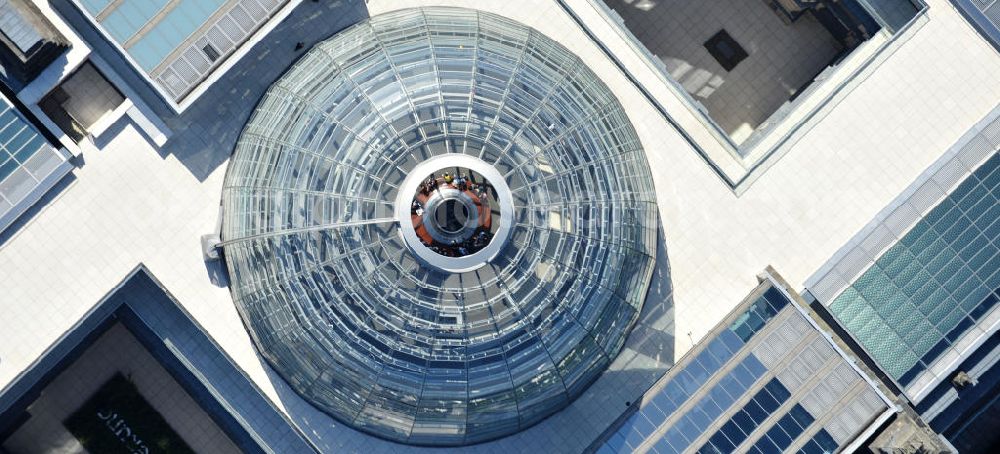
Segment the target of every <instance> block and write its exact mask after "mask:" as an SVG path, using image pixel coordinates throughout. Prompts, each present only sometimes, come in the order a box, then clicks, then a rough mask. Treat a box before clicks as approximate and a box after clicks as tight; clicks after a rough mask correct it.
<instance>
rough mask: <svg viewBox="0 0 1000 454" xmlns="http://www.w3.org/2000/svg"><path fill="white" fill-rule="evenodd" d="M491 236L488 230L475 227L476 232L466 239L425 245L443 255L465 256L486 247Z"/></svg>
mask: <svg viewBox="0 0 1000 454" xmlns="http://www.w3.org/2000/svg"><path fill="white" fill-rule="evenodd" d="M492 238H493V234H492V233H490V232H488V231H487V230H486V229H484V228H482V227H478V228H476V232H475V233H473V234H472V236H470V237H469V238H468V239H467V240H465V241H462V242H458V241H454V242H452V244H448V245H441V244H437V243H435V244H432V245H428V246H427V247H428V248H430V250H432V251H434V252H436V253H438V254H440V255H443V256H445V257H465V256H467V255H469V254H475V253H476V252H479V250H480V249H482V248H484V247H486V245H488V244H490V240H491V239H492Z"/></svg>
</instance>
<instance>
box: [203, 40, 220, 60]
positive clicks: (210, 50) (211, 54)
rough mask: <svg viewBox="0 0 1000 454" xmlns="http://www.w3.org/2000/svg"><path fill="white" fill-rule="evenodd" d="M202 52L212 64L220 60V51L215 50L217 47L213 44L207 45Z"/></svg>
mask: <svg viewBox="0 0 1000 454" xmlns="http://www.w3.org/2000/svg"><path fill="white" fill-rule="evenodd" d="M201 50H203V51H205V56H206V57H208V59H209V60H210V61H212V62H215V61H216V60H218V59H219V51H217V50H215V47H214V46H212V45H211V44H206V45H205V47H202V48H201Z"/></svg>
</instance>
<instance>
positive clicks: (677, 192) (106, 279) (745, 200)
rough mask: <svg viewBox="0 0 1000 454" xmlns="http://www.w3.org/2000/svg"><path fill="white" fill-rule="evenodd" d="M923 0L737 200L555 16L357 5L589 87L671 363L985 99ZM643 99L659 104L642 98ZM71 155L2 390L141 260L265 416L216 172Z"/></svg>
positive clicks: (938, 149) (4, 354)
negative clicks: (639, 223)
mask: <svg viewBox="0 0 1000 454" xmlns="http://www.w3.org/2000/svg"><path fill="white" fill-rule="evenodd" d="M567 3H568V4H569V5H571V6H572V7H573V8H574V10H576V11H577V13H578V14H579V15H580V16H581V17H582V18H583V19H584V20H588V18H593V17H595V16H594V15H593V7H592V6H591V4H590V3H589V2H588V0H567ZM928 3H929V4H930V10H929V12H928V18H929V21H927V22H926V23H925V24H922V25H921V26H920V28H919V29H917V30H915V31H914V32H913V34H912V36H910V37H909V38H908V39H907V40H906V42H904V43H903V44H902V46H901V47H900V48H899V49H898V50H897V51H896V52H894V53H892V54H891V55H888V56H887V57H886V60H885V61H884V62H882V63H881V64H880V66H878V68H877V70H876V71H875V72H874V74H872V75H871V76H869V77H867V79H865V80H863V81H862V82H861V83H860V84H859V85H857V86H856V87H855V88H854V89H853V90H851V91H850V92H849V93H848V94H847V95H846V96H845V97H844V98H843V99H842V100H841V101H840V102H839V103H838V104H837V105H835V106H832V108H831V109H829V112H828V114H827V115H825V117H824V118H822V119H819V120H817V121H816V123H815V125H814V126H812V127H811V129H809V130H808V131H807V132H806V133H805V134H804V136H802V137H801V139H800V140H798V142H797V143H795V144H794V145H793V146H792V148H791V149H790V150H789V151H788V152H787V153H785V154H784V155H783V156H782V157H781V158H780V159H779V160H777V161H776V162H773V163H772V164H773V165H772V166H771V167H770V169H768V170H767V171H766V172H764V173H763V174H762V175H761V176H760V177H759V178H758V179H757V180H756V181H755V182H754V183H753V184H752V185H751V186H750V187H749V188H748V189H747V190H746V191H745V192H744V193H743V194H742V195H740V196H737V195H736V194H735V193H734V192H733V191H732V190H730V189H729V187H728V186H726V185H725V184H724V183H723V182H722V181H721V180H720V179H719V178H718V176H717V175H716V174H714V173H713V171H712V170H711V169H710V168H709V166H708V164H706V162H705V161H704V160H703V159H702V158H701V157H700V156H699V155H698V154H697V153H696V152H695V151H694V150H693V149H692V148H691V147H690V146H689V145H688V144H687V143H686V142H685V141H684V140H683V139H682V138H681V137H680V135H679V134H677V133H676V132H675V131H674V130H672V129H671V128H670V127H669V126H667V124H666V123H665V122H664V121H663V119H662V117H661V116H660V115H659V114H658V113H657V112H656V111H655V110H654V109H653V108H652V107H651V106H650V104H649V103H648V102H647V101H646V99H645V98H643V97H642V96H641V94H640V93H639V91H638V90H636V89H635V87H634V86H633V85H632V84H631V83H630V82H629V81H628V80H627V79H626V78H625V77H624V76H623V75H622V73H621V72H620V71H619V70H618V69H617V68H616V67H615V66H614V65H613V64H612V63H611V62H610V61H609V60H607V59H606V58H605V57H604V55H603V54H602V53H601V52H600V50H599V49H598V48H597V47H596V46H595V45H594V44H593V43H592V41H590V40H589V39H588V38H587V36H586V35H585V34H584V33H583V32H582V31H581V30H580V29H579V28H578V27H577V26H576V25H575V24H574V23H573V22H572V20H571V19H570V18H569V17H568V16H567V15H566V14H565V13H564V12H563V10H562V9H561V8H560V7H559V5H558V4H557V3H556V1H554V0H547V1H544V2H543V1H537V0H511V1H503V2H499V1H497V2H480V1H474V0H452V1H445V0H436V1H435V0H370V1H369V3H368V8H369V10H370V13H371V15H376V14H378V13H379V12H384V11H388V10H392V9H398V8H404V7H409V6H425V5H440V4H446V5H455V6H465V7H472V8H480V9H486V10H490V11H492V12H496V13H500V14H502V15H505V16H508V17H510V18H512V19H515V20H518V21H521V22H524V23H526V24H527V25H529V26H532V27H535V28H537V29H538V30H540V31H542V32H544V33H546V34H547V35H548V36H550V37H552V38H554V39H555V40H557V41H559V42H561V43H562V44H564V45H565V46H567V47H568V48H569V49H570V50H572V51H574V52H575V53H577V54H578V55H579V56H580V57H581V58H583V59H584V61H586V62H587V63H588V64H589V66H590V67H591V69H593V70H594V72H595V73H597V74H598V75H599V76H600V77H602V78H603V79H604V81H605V82H606V83H607V84H608V86H609V87H610V88H611V90H612V91H613V92H614V93H615V94H617V96H618V97H619V99H620V101H621V102H622V104H623V106H624V107H625V110H626V112H627V113H628V114H629V115H630V117H631V120H632V122H633V124H634V125H635V127H636V130H637V131H638V133H639V136H640V138H641V139H642V141H643V144H644V147H645V149H646V152H647V155H648V158H649V163H650V167H651V168H652V170H653V175H654V179H655V185H656V190H657V193H658V203H659V209H660V214H661V218H662V222H663V228H664V232H665V236H666V250H667V253H668V256H669V260H670V268H671V282H670V285H672V287H673V298H674V305H675V308H674V311H673V314H666V315H665V316H664V320H663V324H669V323H671V320H670V317H671V316H672V318H673V320H672V323H673V324H674V329H673V331H674V332H675V333H676V337H675V339H676V341H675V348H674V357H675V358H678V357H680V356H681V355H683V354H684V353H685V352H686V351H687V350H689V349H690V347H691V343H692V341H697V340H698V339H700V338H701V337H702V336H703V335H705V334H706V333H707V332H708V331H709V330H710V329H711V328H712V327H713V326H714V325H715V324H716V323H717V322H718V321H719V320H721V318H722V317H723V316H724V315H725V314H726V313H728V312H729V311H730V310H731V309H732V308H733V307H734V306H735V305H737V304H738V303H739V302H740V301H741V300H742V299H743V298H744V297H745V296H746V295H747V294H748V293H749V292H750V291H751V290H752V289H753V288H754V287H755V286H756V284H757V282H756V279H755V275H756V274H757V273H759V272H761V271H762V270H763V269H764V268H765V267H766V266H767V265H772V266H774V267H775V268H776V269H777V270H778V271H779V272H780V273H781V274H782V275H783V276H784V277H785V278H786V279H787V280H788V282H789V283H790V284H791V285H792V286H793V287H796V288H801V287H802V285H803V282H804V281H805V279H806V278H807V277H809V276H810V275H811V274H812V273H813V272H815V271H816V270H817V269H818V268H819V267H820V266H821V265H822V264H823V263H824V262H826V261H827V259H828V258H829V257H830V256H831V255H833V253H834V252H835V251H836V250H837V249H838V248H840V247H841V246H842V245H843V244H844V243H846V242H847V241H848V240H849V239H850V238H851V237H852V236H853V235H854V234H855V233H856V232H858V230H860V229H861V228H862V227H863V226H864V225H865V224H867V223H868V221H869V220H871V219H872V218H873V217H874V216H875V215H876V214H877V213H878V212H879V210H881V209H882V207H884V206H885V205H886V204H888V203H889V202H890V201H891V200H892V199H893V198H895V197H896V196H897V195H898V194H899V193H900V192H901V191H902V190H903V189H904V188H905V187H906V186H907V185H909V184H910V183H911V182H912V181H913V180H914V179H915V178H916V177H917V176H918V175H919V174H920V173H921V172H922V171H923V170H924V169H925V168H926V167H927V166H928V165H930V164H931V163H932V162H933V161H934V160H935V159H936V158H937V157H938V156H940V155H941V154H942V153H943V152H944V151H945V150H946V149H947V148H948V147H949V146H950V145H951V144H952V143H953V142H954V141H955V140H956V139H958V137H959V136H960V135H961V134H962V133H963V132H965V131H966V130H967V129H968V128H969V127H971V126H972V125H973V124H975V123H976V122H977V121H978V120H980V119H981V118H982V117H984V116H985V115H986V114H987V113H988V112H989V111H990V110H991V109H992V108H993V107H994V106H995V105H996V104H997V102H998V101H1000V78H998V77H997V76H996V75H997V74H1000V55H998V54H997V52H996V51H995V50H994V49H993V48H992V47H990V46H989V45H988V44H987V43H986V42H985V41H984V40H983V39H981V38H980V37H979V35H977V34H976V32H975V31H974V30H973V29H972V27H971V26H970V25H969V24H968V23H966V22H965V20H964V19H963V18H962V17H961V16H960V15H959V14H958V13H957V12H956V11H955V10H954V9H953V7H952V6H951V5H950V3H949V2H948V1H947V0H928ZM307 4H308V3H307ZM588 23H589V20H588ZM592 26H593V27H594V32H595V34H597V35H598V36H601V37H602V39H604V36H607V37H609V38H607V39H608V41H606V45H608V47H609V48H611V49H612V51H615V52H616V55H617V56H618V57H619V58H621V59H622V60H623V61H624V62H625V63H626V65H628V67H629V69H630V70H631V71H633V72H634V74H635V75H636V77H637V78H638V79H639V80H653V79H654V75H653V74H652V73H651V70H650V69H649V68H648V67H646V66H644V65H642V64H641V63H639V60H638V57H637V56H635V57H634V58H633V55H629V54H628V53H627V52H628V51H627V50H625V49H626V48H625V47H624V44H623V43H621V42H616V41H614V38H615V36H617V35H615V34H613V33H610V32H609V31H607V30H605V31H606V32H607V33H604V32H602V29H601V27H606V26H607V24H606V23H604V22H603V21H594V24H592ZM616 49H620V50H621V52H617V50H616ZM647 89H648V90H650V91H651V92H654V93H655V94H656V95H657V96H658V97H661V98H664V99H665V98H667V97H669V96H672V95H671V94H669V93H668V92H667V91H666V90H665V89H658V88H657V87H656V86H655V85H649V86H647ZM679 102H680V101H679V100H677V101H675V102H674V105H675V106H679V105H680V104H679ZM670 107H671V105H669V104H668V110H670ZM674 110H675V111H676V112H675V111H674ZM674 110H671V113H672V114H674V115H675V119H676V120H677V121H678V122H679V123H680V124H681V125H682V126H684V127H690V128H692V129H704V126H703V125H702V124H701V123H700V122H698V121H697V120H696V119H695V118H694V117H693V116H691V115H690V112H689V111H688V110H686V109H684V108H681V107H678V108H676V109H674ZM83 156H84V159H85V162H86V163H85V165H84V166H82V167H81V168H79V169H77V170H75V171H74V172H73V177H71V178H72V179H73V181H72V182H70V183H69V184H68V185H67V187H65V188H63V189H61V190H59V191H58V192H57V193H55V194H53V195H51V200H48V201H47V202H44V203H43V205H42V206H40V209H39V211H38V212H37V213H36V214H34V215H33V216H31V218H30V220H29V221H28V222H27V223H26V224H25V225H23V226H22V227H21V228H20V229H18V230H17V231H16V232H15V233H14V234H13V235H10V234H9V233H8V234H6V235H8V236H10V237H9V238H7V239H6V241H5V242H4V243H3V244H2V245H0V314H2V315H0V388H2V387H4V386H6V385H8V384H9V383H10V382H11V381H13V380H14V379H15V378H16V376H17V375H18V374H19V373H20V372H21V371H23V370H24V369H26V368H27V367H28V366H30V365H31V364H32V362H33V361H35V360H36V359H37V358H38V357H39V356H40V355H41V354H42V353H43V352H44V351H45V349H46V348H48V347H49V346H50V345H51V344H53V343H54V342H56V341H57V340H58V339H59V337H60V336H61V335H62V334H63V333H64V332H66V331H67V330H68V329H70V328H71V327H72V326H73V325H74V324H75V323H76V322H77V321H78V320H79V319H80V318H81V317H82V316H83V315H84V314H85V313H86V312H87V311H88V310H89V309H90V308H91V307H92V306H93V305H94V304H96V303H97V302H98V301H99V300H100V299H101V298H102V296H104V295H105V294H106V293H107V292H108V291H109V290H111V289H112V287H113V286H114V285H115V284H117V283H118V282H119V281H120V280H121V279H122V278H123V277H125V276H126V274H127V273H128V272H129V271H130V270H131V269H132V268H133V267H135V265H136V264H137V263H139V262H142V263H145V264H146V265H147V266H148V268H149V269H150V270H151V272H152V273H153V274H154V275H155V276H156V277H157V278H158V279H159V280H160V281H161V282H162V283H163V285H164V286H165V287H166V288H167V289H168V290H169V291H170V292H171V293H172V294H173V295H174V296H175V297H176V298H177V299H178V300H179V301H180V303H181V304H183V305H184V306H185V308H186V309H187V311H188V312H189V313H190V314H191V315H192V316H193V317H194V318H195V319H197V321H198V323H200V324H201V325H202V326H203V327H205V329H206V330H207V331H208V333H209V334H210V335H211V336H212V337H214V338H215V340H216V341H217V342H218V343H219V344H220V345H221V346H222V347H223V348H224V349H225V350H226V351H227V352H228V353H229V355H230V356H231V357H232V358H233V359H234V360H235V361H236V362H237V363H238V364H239V365H240V366H241V367H242V368H243V369H244V370H245V371H246V372H247V374H248V375H249V376H250V377H251V378H252V379H254V380H255V381H256V382H257V383H258V385H259V386H260V387H261V389H262V390H263V391H264V392H265V394H267V395H268V396H269V397H271V398H272V399H273V400H274V401H275V402H276V403H277V404H278V405H279V406H281V405H282V403H281V400H279V399H278V398H277V393H276V391H275V387H274V386H273V385H272V383H271V382H270V377H269V376H268V374H267V372H266V370H265V367H264V366H263V364H262V362H261V360H260V359H259V358H258V356H257V354H256V352H255V351H254V349H253V346H252V344H251V342H250V337H249V336H248V335H247V332H246V331H245V330H244V328H243V325H242V323H241V322H240V319H239V317H238V315H237V313H236V310H235V307H234V305H233V302H232V300H231V298H230V295H229V291H228V289H227V288H224V287H223V288H220V287H217V286H215V285H213V284H212V283H211V281H210V279H209V272H208V270H207V268H206V265H205V263H204V261H203V260H202V255H201V250H200V244H199V237H200V236H201V235H202V234H205V233H209V232H212V231H213V229H215V227H216V222H217V217H218V214H219V212H218V207H219V200H220V197H221V188H222V180H223V174H224V172H225V170H226V168H225V165H222V166H219V167H218V168H216V169H215V170H214V171H213V172H212V173H211V174H210V175H209V176H208V178H206V179H204V181H199V180H198V179H197V178H196V177H195V176H193V175H192V174H191V172H190V171H189V170H188V169H187V168H186V167H185V166H184V164H183V163H182V162H180V161H178V160H177V159H176V158H175V157H174V156H173V155H168V156H166V157H165V158H164V157H161V155H160V154H159V153H158V152H157V150H156V149H155V148H154V147H153V146H152V145H151V144H150V143H149V142H147V141H146V140H145V139H144V138H143V136H142V135H140V133H139V132H137V131H136V130H135V128H134V127H133V126H132V125H131V124H127V125H126V126H125V127H124V128H123V129H122V131H121V132H120V133H119V134H118V136H117V137H115V138H114V139H113V140H111V141H110V142H109V143H107V144H106V145H105V146H104V147H103V148H101V149H100V150H98V149H94V148H93V147H90V149H86V148H85V149H84V154H83ZM654 285H657V284H656V283H655V282H654ZM688 333H690V336H689V335H688ZM666 360H667V362H670V363H672V362H673V361H670V360H669V358H667V359H666ZM596 435H597V434H593V436H596ZM376 442H379V443H381V442H380V441H378V440H375V441H373V443H376ZM384 446H385V445H384V444H383V447H384ZM395 446H396V447H397V449H398V445H395ZM355 447H357V446H355Z"/></svg>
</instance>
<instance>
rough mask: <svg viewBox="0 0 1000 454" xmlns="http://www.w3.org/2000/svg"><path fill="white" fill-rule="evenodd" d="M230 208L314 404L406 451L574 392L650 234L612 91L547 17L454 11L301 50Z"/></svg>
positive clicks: (229, 231)
mask: <svg viewBox="0 0 1000 454" xmlns="http://www.w3.org/2000/svg"><path fill="white" fill-rule="evenodd" d="M444 172H448V173H449V174H450V177H451V179H452V181H451V182H445V177H444ZM432 174H433V175H434V177H433V178H434V179H435V180H437V179H440V180H439V181H437V182H436V185H437V188H435V189H432V190H433V191H441V190H442V188H443V189H448V190H452V189H453V190H454V192H450V193H449V194H451V195H449V197H451V199H448V200H453V201H454V203H445V202H447V200H443V201H439V202H438V203H444V204H445V205H447V206H446V207H445V208H442V209H441V210H443V212H439V210H438V209H437V208H436V207H434V211H433V213H432V214H433V215H434V216H438V215H440V216H441V217H438V218H436V220H435V219H430V218H428V222H435V223H436V224H435V226H440V227H442V228H443V229H444V230H445V232H444V233H445V234H451V235H458V237H459V238H460V241H459V240H455V242H452V241H453V240H452V239H446V240H445V241H446V242H447V243H450V244H445V245H446V246H447V247H452V248H454V250H453V251H449V250H446V249H440V250H434V249H432V248H431V247H430V246H435V247H437V246H441V244H437V245H435V243H433V242H431V243H427V238H428V237H426V236H425V237H421V236H420V235H419V232H417V229H419V227H420V226H419V225H418V223H417V222H415V221H414V218H413V217H414V216H415V215H416V211H417V207H416V206H414V201H415V199H416V198H417V197H416V195H418V194H419V193H420V192H421V191H422V190H423V189H421V186H422V185H424V184H429V183H428V182H427V179H428V178H429V177H431V175H432ZM460 177H464V178H465V179H466V181H465V183H466V184H465V185H464V186H462V185H460V184H459V183H461V182H460V181H459V178H460ZM484 182H485V183H484ZM430 191H431V190H429V191H428V192H427V193H426V194H425V195H428V196H429V195H430ZM473 196H475V197H473ZM442 197H443V196H442ZM463 197H466V198H463ZM429 200H430V199H429V198H427V199H425V200H424V201H423V202H421V204H420V208H422V209H425V210H426V207H425V206H424V205H423V203H426V202H428V201H429ZM477 200H478V202H477ZM470 201H471V202H470ZM477 203H478V204H477ZM223 204H224V210H225V214H224V217H223V240H224V241H223V247H224V251H225V257H226V261H227V264H228V267H229V270H230V273H231V291H232V295H233V299H234V300H235V302H236V306H237V308H238V310H239V312H240V314H241V316H242V317H243V319H244V322H245V324H246V327H247V329H248V330H249V331H250V334H251V336H252V338H253V340H254V342H255V343H256V345H257V347H258V348H259V350H260V352H261V354H262V356H263V357H264V358H265V359H266V360H267V361H268V362H269V363H270V364H271V365H272V366H273V367H274V369H275V370H276V371H277V372H278V373H279V374H280V375H281V376H282V377H283V378H284V379H285V380H286V381H287V382H288V383H289V385H290V386H291V387H292V388H293V389H294V390H295V391H296V392H298V393H299V394H300V395H301V396H302V397H303V398H305V399H306V400H307V401H309V402H311V403H312V404H313V405H315V406H316V407H317V408H319V409H321V410H322V411H324V412H326V413H328V414H330V415H332V416H333V417H335V418H336V419H338V420H340V421H342V422H344V423H346V424H348V425H350V426H352V427H355V428H357V429H360V430H363V431H365V432H368V433H371V434H375V435H378V436H380V437H383V438H387V439H391V440H395V441H400V442H405V443H412V444H422V445H460V444H468V443H476V442H480V441H484V440H488V439H492V438H497V437H500V436H504V435H507V434H511V433H513V432H516V431H518V430H521V429H523V428H525V427H527V426H529V425H531V424H534V423H536V422H538V421H540V420H541V419H543V418H545V417H546V416H548V415H550V414H552V413H554V412H555V411H557V410H559V409H560V408H563V407H564V406H566V405H567V404H568V403H570V402H571V401H572V399H574V398H575V397H576V396H578V395H579V394H580V393H582V392H583V390H584V389H585V388H586V387H587V386H588V385H589V384H590V383H591V382H592V381H593V380H594V379H595V378H596V377H597V376H598V375H599V374H600V373H601V372H602V371H603V370H604V369H605V368H606V367H607V365H608V364H609V363H610V362H611V360H612V359H613V358H614V357H615V356H616V355H617V354H618V352H619V350H620V349H621V347H622V345H623V343H624V340H625V336H626V335H627V334H628V332H629V330H630V329H631V327H632V325H633V324H634V322H635V320H636V318H637V317H638V313H639V310H640V308H641V306H642V302H643V298H644V297H645V294H646V290H647V288H648V287H649V281H650V279H651V274H652V268H653V262H654V255H655V250H656V249H655V242H656V236H657V217H656V216H657V211H656V205H655V198H654V192H653V187H652V179H651V176H650V172H649V168H648V166H647V163H646V160H645V156H644V153H643V151H642V148H641V145H640V143H639V139H638V138H637V137H636V134H635V131H634V129H633V127H632V125H631V124H630V122H629V120H628V118H627V117H626V115H625V113H624V111H623V110H622V107H621V105H620V104H619V103H618V101H617V100H616V99H615V97H614V96H613V95H612V94H611V92H610V91H609V90H608V88H607V87H606V86H605V85H604V84H603V83H602V82H601V81H600V80H599V79H598V78H597V77H596V76H595V75H594V74H593V73H592V72H591V71H590V70H589V69H588V68H587V67H586V66H585V65H584V64H583V63H582V62H581V61H580V59H578V58H577V57H576V56H574V55H573V54H572V53H570V52H569V51H568V50H566V49H565V48H564V47H562V46H561V45H559V44H557V43H556V42H554V41H552V40H551V39H549V38H546V37H545V36H543V35H542V34H541V33H539V32H537V31H535V30H532V29H530V28H528V27H526V26H524V25H521V24H518V23H516V22H512V21H510V20H508V19H505V18H503V17H500V16H496V15H492V14H488V13H483V12H477V11H473V10H464V9H454V8H427V9H410V10H402V11H397V12H392V13H388V14H384V15H380V16H376V17H372V18H371V19H369V20H368V21H366V22H363V23H360V24H358V25H356V26H353V27H351V28H349V29H347V30H345V31H343V32H341V33H339V34H337V35H336V36H334V37H333V38H331V39H329V40H327V41H325V42H322V43H319V44H317V45H316V46H315V47H314V48H312V49H311V50H309V52H307V53H306V54H305V55H304V56H303V57H302V59H301V60H300V61H298V62H297V63H296V64H295V65H294V66H293V67H292V68H291V69H290V70H289V71H288V72H287V73H286V74H285V75H284V76H282V77H281V79H280V80H278V81H277V82H276V83H275V84H274V85H273V86H272V87H271V88H270V89H269V90H268V92H267V94H266V95H265V96H264V97H263V99H262V100H261V101H260V104H259V105H258V107H257V110H256V112H255V113H254V115H253V116H252V118H251V119H250V120H249V122H248V123H247V125H246V128H245V129H244V131H243V133H242V136H241V137H240V140H239V142H238V144H237V146H236V150H235V154H234V155H233V158H232V160H231V162H230V165H229V169H228V173H227V175H226V179H225V183H224V189H223ZM483 205H485V207H484V206H483ZM448 210H451V215H449V214H448ZM422 214H426V213H422ZM473 215H476V216H482V217H488V218H489V219H488V221H489V223H488V224H481V222H486V220H483V219H476V220H475V222H473V221H471V220H469V217H471V216H473ZM466 229H472V230H469V231H467V230H466ZM483 231H487V232H489V234H488V238H486V237H484V236H482V235H480V232H483ZM410 232H416V233H415V234H414V235H411V234H410ZM449 232H450V233H449ZM466 235H471V236H466ZM470 238H471V240H469V239H470ZM477 238H478V241H479V242H478V243H476V241H477ZM466 241H472V243H466ZM459 246H467V247H465V249H464V250H463V251H460V250H458V247H459ZM442 251H443V253H442Z"/></svg>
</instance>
